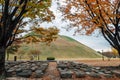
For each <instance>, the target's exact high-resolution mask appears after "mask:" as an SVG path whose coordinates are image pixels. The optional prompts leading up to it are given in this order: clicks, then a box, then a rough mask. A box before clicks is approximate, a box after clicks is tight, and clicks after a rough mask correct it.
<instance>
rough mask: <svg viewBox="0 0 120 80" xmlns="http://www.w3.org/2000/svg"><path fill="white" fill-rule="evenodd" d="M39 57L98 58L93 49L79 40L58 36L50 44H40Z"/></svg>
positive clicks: (98, 55)
mask: <svg viewBox="0 0 120 80" xmlns="http://www.w3.org/2000/svg"><path fill="white" fill-rule="evenodd" d="M40 46H41V47H40V50H41V52H42V53H41V55H40V56H41V57H42V58H46V57H51V56H52V57H55V58H100V57H101V56H100V54H98V53H97V52H96V51H95V50H93V49H91V48H89V47H87V46H85V45H83V44H81V43H80V42H78V41H76V40H74V39H72V38H70V37H67V36H59V37H58V39H57V40H56V41H54V42H52V43H51V45H50V46H46V45H45V44H40Z"/></svg>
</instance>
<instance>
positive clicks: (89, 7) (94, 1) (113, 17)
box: [60, 0, 120, 54]
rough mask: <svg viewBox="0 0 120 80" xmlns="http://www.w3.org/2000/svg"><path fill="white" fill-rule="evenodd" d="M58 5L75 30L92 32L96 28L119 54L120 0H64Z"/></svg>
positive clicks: (84, 32) (82, 32) (87, 33)
mask: <svg viewBox="0 0 120 80" xmlns="http://www.w3.org/2000/svg"><path fill="white" fill-rule="evenodd" d="M65 3H66V4H65V5H62V6H61V7H60V10H61V11H62V12H63V16H64V19H65V20H66V19H67V20H69V21H70V27H69V28H73V27H76V28H77V29H76V31H75V32H79V33H81V34H86V35H89V34H92V33H93V32H94V31H95V30H96V29H98V30H99V31H100V32H101V33H102V34H103V36H104V38H105V39H106V40H107V41H108V42H109V43H110V45H111V46H112V47H114V48H115V49H117V50H118V52H119V54H120V0H65Z"/></svg>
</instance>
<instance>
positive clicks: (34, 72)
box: [5, 61, 48, 78]
mask: <svg viewBox="0 0 120 80" xmlns="http://www.w3.org/2000/svg"><path fill="white" fill-rule="evenodd" d="M5 66H6V72H7V77H16V76H20V77H26V78H29V77H30V76H32V77H34V78H41V77H42V76H43V74H44V73H45V70H46V69H47V67H48V62H47V61H15V62H14V61H10V62H6V63H5Z"/></svg>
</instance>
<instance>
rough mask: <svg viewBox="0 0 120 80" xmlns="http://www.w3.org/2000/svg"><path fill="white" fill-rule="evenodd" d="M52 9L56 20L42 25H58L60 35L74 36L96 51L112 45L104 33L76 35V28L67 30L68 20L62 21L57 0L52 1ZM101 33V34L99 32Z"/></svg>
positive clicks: (107, 48)
mask: <svg viewBox="0 0 120 80" xmlns="http://www.w3.org/2000/svg"><path fill="white" fill-rule="evenodd" d="M51 10H52V11H53V12H54V14H55V15H56V18H55V20H53V22H52V23H46V22H45V23H43V24H41V26H44V27H49V26H56V27H58V28H59V29H60V33H59V34H60V35H66V36H69V37H72V38H74V39H75V40H77V41H79V42H81V43H82V44H85V45H87V46H88V47H90V48H92V49H94V50H96V51H102V50H104V51H106V50H110V45H109V43H108V42H107V41H106V40H105V39H104V38H103V36H102V35H100V36H98V37H97V36H85V35H75V36H73V34H74V30H70V31H66V30H65V29H64V28H63V27H65V26H67V23H66V22H62V21H61V17H62V16H61V13H60V12H59V11H58V10H57V4H56V2H55V0H53V2H52V7H51ZM97 35H99V34H97Z"/></svg>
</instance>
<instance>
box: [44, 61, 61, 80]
mask: <svg viewBox="0 0 120 80" xmlns="http://www.w3.org/2000/svg"><path fill="white" fill-rule="evenodd" d="M56 67H57V63H56V62H49V66H48V68H47V70H46V73H45V75H44V76H43V80H60V75H59V72H58V70H57V68H56Z"/></svg>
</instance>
